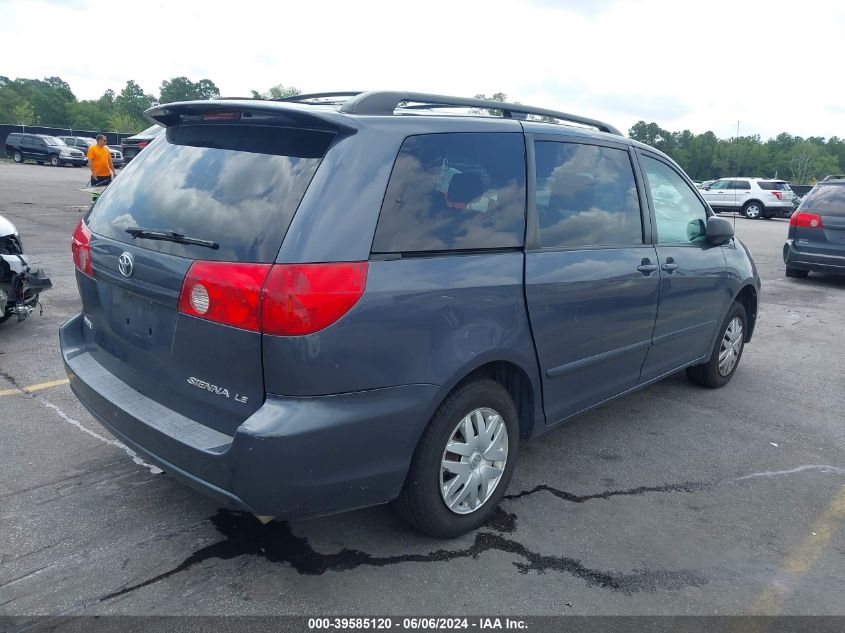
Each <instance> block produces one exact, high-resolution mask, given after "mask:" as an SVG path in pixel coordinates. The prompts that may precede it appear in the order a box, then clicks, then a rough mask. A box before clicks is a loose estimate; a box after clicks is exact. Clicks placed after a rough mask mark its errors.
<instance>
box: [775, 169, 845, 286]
mask: <svg viewBox="0 0 845 633" xmlns="http://www.w3.org/2000/svg"><path fill="white" fill-rule="evenodd" d="M783 261H784V263H785V264H786V276H787V277H797V278H805V277H807V275H808V274H809V273H811V272H820V273H834V274H845V177H842V178H830V179H827V178H825V179H824V180H822V181H821V182H819V183H817V184H816V186H815V187H813V189H812V190H811V191H810V193H808V194H807V195H806V196H804V200H803V201H802V202H801V206H799V207H798V209H797V210H796V211H795V213H793V214H792V217H791V218H790V219H789V234H788V236H787V238H786V243H785V244H784V245H783Z"/></svg>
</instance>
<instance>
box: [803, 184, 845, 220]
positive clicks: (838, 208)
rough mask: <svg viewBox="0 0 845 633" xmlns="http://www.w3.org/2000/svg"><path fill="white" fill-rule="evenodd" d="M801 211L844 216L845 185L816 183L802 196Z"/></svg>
mask: <svg viewBox="0 0 845 633" xmlns="http://www.w3.org/2000/svg"><path fill="white" fill-rule="evenodd" d="M801 211H804V212H805V213H814V214H815V215H826V216H836V217H840V218H841V217H845V185H818V186H817V187H816V188H815V189H813V190H812V191H811V192H810V193H808V194H807V197H806V198H804V201H803V202H802V203H801Z"/></svg>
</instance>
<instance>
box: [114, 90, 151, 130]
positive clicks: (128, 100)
mask: <svg viewBox="0 0 845 633" xmlns="http://www.w3.org/2000/svg"><path fill="white" fill-rule="evenodd" d="M153 103H155V97H153V95H150V94H146V93H145V92H144V90H143V89H142V88H141V86H139V85H138V84H137V83H136V82H135V81H133V80H131V79H130V80H129V81H127V82H126V86H125V87H124V88H123V90H121V91H120V94H119V95H117V96H116V97H115V98H114V112H115V114H118V115H122V116H124V117H131V118H132V119H133V120H134V121H135V122H136V125H134V126H133V127H139V126H142V125H144V123H145V121H146V119H144V111H145V110H147V109H148V108H150V107H151V106H152V105H153Z"/></svg>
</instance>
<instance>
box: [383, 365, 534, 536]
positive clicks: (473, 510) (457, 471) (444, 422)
mask: <svg viewBox="0 0 845 633" xmlns="http://www.w3.org/2000/svg"><path fill="white" fill-rule="evenodd" d="M518 446H519V418H518V416H517V412H516V407H515V406H514V404H513V400H512V399H511V397H510V394H509V393H508V391H507V390H506V389H505V388H504V387H502V385H500V384H499V383H497V382H495V381H494V380H491V379H489V378H478V379H474V380H470V381H468V382H464V383H461V384H460V385H458V386H457V387H456V388H455V389H454V391H452V393H450V394H449V395H448V396H447V397H446V399H445V400H444V401H443V403H442V404H441V405H440V406H439V407H438V409H437V411H436V412H435V414H434V416H433V417H432V418H431V421H430V422H429V424H428V427H426V429H425V431H424V432H423V435H422V438H421V439H420V441H419V444H417V448H416V451H415V452H414V456H413V458H412V460H411V467H410V469H409V471H408V476H407V478H406V479H405V485H404V486H403V487H402V492H401V493H400V494H399V498H398V499H396V501H394V502H393V506H394V508H395V509H396V511H397V513H398V514H399V515H400V516H401V517H402V518H403V519H405V521H407V522H408V523H410V524H411V525H412V526H414V527H415V528H417V529H418V530H420V531H421V532H424V533H426V534H428V535H430V536H434V537H436V538H454V537H456V536H460V535H461V534H464V533H466V532H469V531H471V530H474V529H475V528H477V527H479V526H480V525H481V524H482V523H484V522H485V521H486V520H487V519H488V518H490V515H491V514H492V513H493V510H495V508H496V505H497V504H498V503H499V501H501V499H502V497H503V496H504V494H505V491H506V490H507V487H508V484H509V483H510V480H511V476H512V475H513V469H514V464H515V463H516V453H517V448H518Z"/></svg>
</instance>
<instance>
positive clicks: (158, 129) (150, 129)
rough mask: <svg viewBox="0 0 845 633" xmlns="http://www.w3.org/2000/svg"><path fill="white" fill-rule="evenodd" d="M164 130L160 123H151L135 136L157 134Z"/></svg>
mask: <svg viewBox="0 0 845 633" xmlns="http://www.w3.org/2000/svg"><path fill="white" fill-rule="evenodd" d="M161 130H162V127H161V126H160V125H151V126H150V127H148V128H147V129H146V130H144V131H143V132H138V133H137V134H136V135H135V136H157V135H158V134H159V133H160V132H161Z"/></svg>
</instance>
